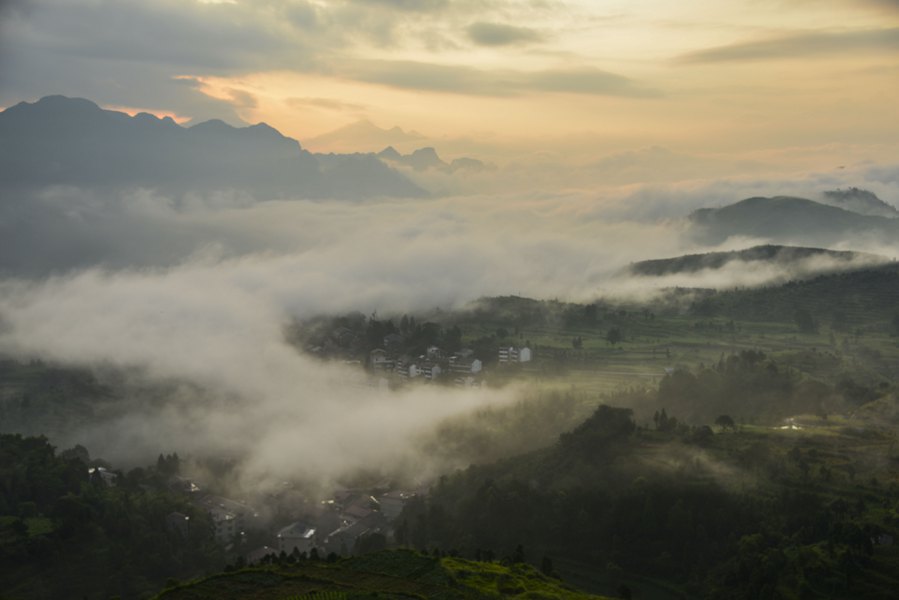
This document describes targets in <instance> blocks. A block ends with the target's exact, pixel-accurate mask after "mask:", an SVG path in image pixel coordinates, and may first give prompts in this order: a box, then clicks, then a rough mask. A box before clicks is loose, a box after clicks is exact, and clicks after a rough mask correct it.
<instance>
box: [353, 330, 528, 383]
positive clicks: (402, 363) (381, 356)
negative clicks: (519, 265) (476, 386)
mask: <svg viewBox="0 0 899 600" xmlns="http://www.w3.org/2000/svg"><path fill="white" fill-rule="evenodd" d="M393 337H398V334H391V335H389V336H387V337H385V338H384V346H385V348H387V349H385V348H376V349H374V350H372V351H371V352H370V353H369V366H370V367H371V369H372V370H373V371H375V372H383V373H390V374H393V375H395V376H397V377H399V378H401V379H416V378H420V379H422V380H425V381H433V380H435V379H438V378H441V377H452V378H453V381H454V382H455V383H457V384H472V383H474V382H475V381H476V378H477V376H478V375H480V374H481V371H482V370H483V368H484V365H483V362H482V361H481V359H479V358H476V357H475V356H474V352H473V351H472V350H471V349H470V348H463V349H461V350H459V351H457V352H453V353H451V354H449V355H447V354H446V353H444V352H443V351H442V350H441V349H440V348H438V347H437V346H430V347H429V348H428V349H427V352H426V353H425V354H421V355H419V356H415V357H413V356H409V355H408V354H400V353H399V352H398V351H397V350H396V349H397V348H398V346H399V343H398V342H397V341H396V340H394V339H391V338H393ZM531 358H532V353H531V349H530V348H528V347H521V348H519V347H517V346H504V347H501V348H500V349H499V352H498V356H497V359H498V361H499V364H501V365H506V364H517V363H527V362H530V361H531Z"/></svg>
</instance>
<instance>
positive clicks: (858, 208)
mask: <svg viewBox="0 0 899 600" xmlns="http://www.w3.org/2000/svg"><path fill="white" fill-rule="evenodd" d="M822 202H824V203H825V204H829V205H831V206H836V207H838V208H842V209H845V210H851V211H852V212H856V213H858V214H860V215H867V216H872V217H887V218H890V219H895V218H899V210H896V208H895V207H894V206H892V205H890V204H887V203H886V202H884V201H883V200H881V199H880V198H878V197H877V194H875V193H874V192H869V191H868V190H862V189H859V188H856V187H851V188H848V189H845V190H843V189H836V190H829V191H826V192H824V193H823V194H822Z"/></svg>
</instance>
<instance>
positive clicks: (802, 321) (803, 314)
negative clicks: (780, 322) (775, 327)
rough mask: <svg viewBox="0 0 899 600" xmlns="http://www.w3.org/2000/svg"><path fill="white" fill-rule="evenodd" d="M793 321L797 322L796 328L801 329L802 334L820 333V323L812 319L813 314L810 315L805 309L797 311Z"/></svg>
mask: <svg viewBox="0 0 899 600" xmlns="http://www.w3.org/2000/svg"><path fill="white" fill-rule="evenodd" d="M793 320H794V321H796V327H798V328H799V332H800V333H817V332H818V323H817V322H816V321H815V319H814V318H812V315H811V313H809V312H808V311H807V310H805V309H804V308H797V309H796V313H795V314H794V315H793Z"/></svg>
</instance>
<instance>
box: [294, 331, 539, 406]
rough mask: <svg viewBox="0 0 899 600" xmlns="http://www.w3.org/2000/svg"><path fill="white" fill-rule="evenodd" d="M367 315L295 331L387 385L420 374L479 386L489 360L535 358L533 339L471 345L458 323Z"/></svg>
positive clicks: (312, 349)
mask: <svg viewBox="0 0 899 600" xmlns="http://www.w3.org/2000/svg"><path fill="white" fill-rule="evenodd" d="M364 321H365V320H364V318H362V321H361V322H359V321H356V322H347V323H345V324H342V325H341V324H338V325H336V326H334V324H329V326H328V327H326V328H325V330H324V331H323V332H322V331H318V332H316V334H315V335H309V333H308V332H305V331H304V332H302V333H295V337H294V341H295V342H296V343H297V344H298V345H300V346H301V347H302V349H303V351H304V352H306V353H307V354H309V355H311V356H317V357H320V358H323V359H336V360H341V361H343V362H344V363H345V364H349V365H358V366H360V367H362V368H364V369H365V370H366V371H367V373H368V374H369V375H370V376H371V378H370V380H369V381H370V384H371V385H373V386H376V387H380V388H382V389H393V388H395V387H399V386H402V385H404V384H406V383H409V382H411V381H416V380H417V381H419V382H423V383H442V384H446V385H456V386H467V387H477V386H480V385H482V384H483V383H484V380H485V373H486V371H485V367H486V366H488V365H496V366H498V367H512V366H515V365H519V366H524V365H527V364H528V363H531V362H532V361H533V359H534V353H533V350H532V349H531V347H530V341H528V340H521V341H522V342H523V343H522V344H521V345H511V344H509V343H508V340H507V339H503V340H501V341H500V340H493V339H485V340H478V341H477V342H478V343H477V346H476V347H475V348H471V347H464V346H462V340H461V331H460V330H459V329H458V327H454V328H450V329H448V330H443V329H442V328H441V327H439V326H438V325H436V324H434V323H424V324H416V323H415V320H414V318H413V319H409V318H408V317H406V316H404V317H403V319H402V320H401V321H400V326H399V327H395V326H394V325H393V322H392V321H389V320H388V321H377V320H370V321H368V323H367V325H366V324H364ZM381 334H383V335H381Z"/></svg>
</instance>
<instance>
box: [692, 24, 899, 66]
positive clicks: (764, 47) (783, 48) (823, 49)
mask: <svg viewBox="0 0 899 600" xmlns="http://www.w3.org/2000/svg"><path fill="white" fill-rule="evenodd" d="M897 50H899V28H884V29H865V30H857V31H841V32H826V31H820V32H810V33H795V34H791V35H786V36H782V37H778V38H772V39H765V40H755V41H749V42H740V43H735V44H729V45H726V46H718V47H715V48H707V49H704V50H698V51H696V52H690V53H688V54H684V55H682V56H680V57H678V59H677V61H678V62H681V63H694V64H695V63H716V62H739V61H755V60H777V59H790V58H807V57H814V56H827V55H833V54H847V53H856V52H888V53H893V52H896V51H897Z"/></svg>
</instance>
